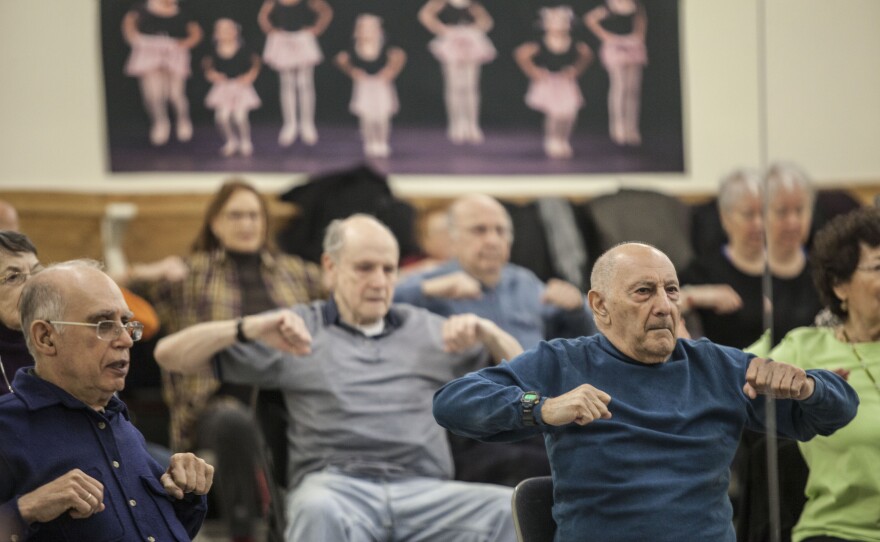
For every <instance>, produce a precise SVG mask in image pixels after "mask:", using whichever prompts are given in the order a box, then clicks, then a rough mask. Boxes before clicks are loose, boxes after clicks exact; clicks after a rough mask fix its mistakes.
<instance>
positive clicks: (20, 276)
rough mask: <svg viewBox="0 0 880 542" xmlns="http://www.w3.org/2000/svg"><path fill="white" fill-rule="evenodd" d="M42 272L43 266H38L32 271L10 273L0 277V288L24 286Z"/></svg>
mask: <svg viewBox="0 0 880 542" xmlns="http://www.w3.org/2000/svg"><path fill="white" fill-rule="evenodd" d="M42 270H43V266H42V265H38V266H36V267H34V268H33V269H31V270H30V271H10V272H9V273H7V274H5V275H3V276H2V277H0V286H19V285H21V284H24V282H25V281H26V280H27V279H29V278H30V277H31V276H33V275H35V274H36V273H39V272H40V271H42Z"/></svg>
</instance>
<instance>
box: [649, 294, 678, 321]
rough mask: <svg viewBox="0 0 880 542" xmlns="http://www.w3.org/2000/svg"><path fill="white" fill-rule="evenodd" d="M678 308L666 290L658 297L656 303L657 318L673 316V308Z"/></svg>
mask: <svg viewBox="0 0 880 542" xmlns="http://www.w3.org/2000/svg"><path fill="white" fill-rule="evenodd" d="M676 306H677V304H676V302H675V300H673V299H672V298H670V297H669V293H668V292H666V291H665V290H664V291H662V292H660V294H659V295H657V298H656V302H655V303H654V314H655V315H657V316H666V315H669V314H672V311H673V310H674V309H673V307H676Z"/></svg>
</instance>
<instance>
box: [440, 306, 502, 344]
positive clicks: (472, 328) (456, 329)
mask: <svg viewBox="0 0 880 542" xmlns="http://www.w3.org/2000/svg"><path fill="white" fill-rule="evenodd" d="M494 329H497V326H496V325H495V324H494V323H492V322H490V321H489V320H486V319H485V318H480V317H479V316H477V315H475V314H456V315H453V316H450V317H449V318H447V319H446V321H445V322H443V350H444V351H445V352H453V353H461V352H464V351H465V350H467V349H468V348H471V347H472V346H474V345H476V344H477V343H480V342H482V341H483V338H484V337H485V335H486V334H487V333H490V332H491V331H493V330H494Z"/></svg>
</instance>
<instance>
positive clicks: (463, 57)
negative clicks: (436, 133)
mask: <svg viewBox="0 0 880 542" xmlns="http://www.w3.org/2000/svg"><path fill="white" fill-rule="evenodd" d="M419 21H421V23H422V24H423V25H424V26H425V28H427V29H428V30H430V31H431V32H432V33H434V35H436V36H437V37H436V38H434V39H433V40H431V42H430V44H429V48H430V50H431V52H432V53H433V54H434V56H435V57H436V58H437V60H439V61H440V65H441V66H442V68H443V96H444V99H445V101H446V117H447V126H448V127H447V133H448V135H449V139H450V140H451V141H452V142H453V143H456V144H459V143H482V142H483V132H482V130H480V68H481V66H482V65H483V64H486V63H488V62H491V61H492V60H494V59H495V47H494V46H493V45H492V42H491V41H489V38H488V37H487V36H486V33H487V32H489V31H490V30H491V29H492V25H493V24H494V21H493V20H492V16H491V15H489V12H488V11H486V8H484V7H483V6H482V4H480V3H479V2H476V1H475V0H428V3H427V4H425V5H424V6H423V7H422V9H421V10H419Z"/></svg>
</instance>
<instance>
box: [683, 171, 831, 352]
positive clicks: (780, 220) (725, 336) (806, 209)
mask: <svg viewBox="0 0 880 542" xmlns="http://www.w3.org/2000/svg"><path fill="white" fill-rule="evenodd" d="M765 190H766V193H767V197H768V202H767V209H766V211H767V212H766V216H765V213H764V205H763V200H762V198H763V196H764V191H765ZM814 199H815V198H814V193H813V189H812V187H811V186H810V182H809V180H808V178H807V176H806V175H805V174H804V173H803V172H801V171H800V170H799V169H797V168H796V167H795V166H793V165H790V164H774V165H773V166H771V167H770V168H769V169H768V171H767V173H766V177H765V179H764V180H763V182H762V179H761V177H760V175H759V173H758V172H756V171H754V170H749V169H740V170H736V171H734V172H732V173H731V174H729V175H728V176H726V177H725V178H724V179H723V180H722V182H721V186H720V188H719V193H718V210H719V212H720V214H721V224H722V227H723V228H724V231H725V232H726V233H727V238H728V242H727V243H726V244H725V245H723V246H721V247H719V248H718V251H717V252H715V253H714V254H711V255H708V256H704V257H702V258H700V259H699V260H697V261H695V262H694V263H693V264H691V266H690V267H689V268H688V269H687V270H685V271H684V272H683V273H682V274H681V282H682V284H684V285H685V287H684V288H683V290H682V294H683V296H682V297H683V300H682V304H683V306H684V309H685V310H687V309H694V310H696V311H697V312H698V314H699V318H700V324H701V326H702V334H703V335H705V336H706V337H708V338H709V339H711V340H712V341H714V342H717V343H720V344H724V345H727V346H733V347H736V348H745V347H746V346H748V345H750V344H752V343H753V342H755V341H757V340H758V338H759V337H761V335H762V333H763V332H764V309H765V303H766V302H767V301H766V298H765V295H764V292H763V285H762V280H763V273H764V267H765V265H769V267H770V272H771V273H772V275H773V293H772V299H773V305H772V308H773V338H774V342H777V341H779V339H781V338H782V337H783V336H785V334H786V333H787V332H788V331H790V330H791V329H794V328H795V327H798V326H804V325H809V324H810V323H812V322H813V319H814V318H815V316H816V314H817V313H818V312H819V310H820V309H821V305H820V303H819V297H818V295H817V293H816V291H815V289H814V288H813V285H812V282H811V280H810V273H809V268H808V266H807V255H806V250H805V248H804V244H805V243H806V241H807V237H808V235H809V231H810V223H811V220H812V210H813V201H814ZM765 227H766V239H767V246H766V249H765V245H764V236H765Z"/></svg>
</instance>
